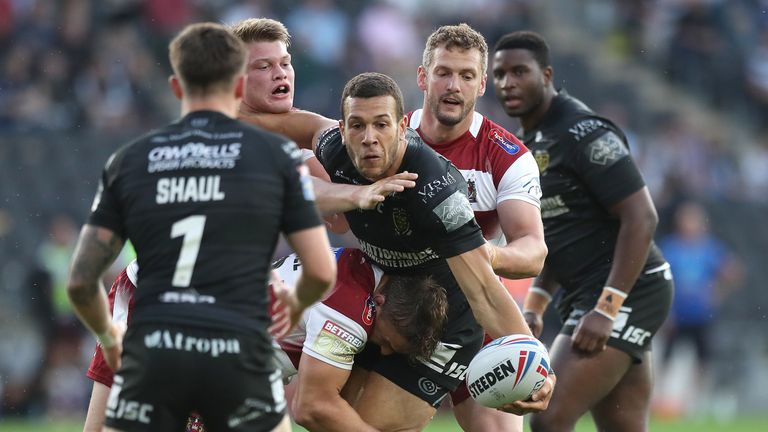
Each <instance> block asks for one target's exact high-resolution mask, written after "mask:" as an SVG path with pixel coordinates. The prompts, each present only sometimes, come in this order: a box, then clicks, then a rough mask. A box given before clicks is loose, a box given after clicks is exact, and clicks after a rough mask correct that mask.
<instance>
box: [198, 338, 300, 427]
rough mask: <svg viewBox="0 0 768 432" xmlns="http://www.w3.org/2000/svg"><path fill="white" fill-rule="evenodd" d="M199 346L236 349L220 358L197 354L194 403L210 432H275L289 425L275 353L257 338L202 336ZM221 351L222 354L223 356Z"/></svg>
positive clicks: (280, 373)
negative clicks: (206, 343) (207, 343)
mask: <svg viewBox="0 0 768 432" xmlns="http://www.w3.org/2000/svg"><path fill="white" fill-rule="evenodd" d="M195 338H196V340H201V339H203V340H210V341H211V346H214V344H216V345H217V346H219V347H222V346H223V347H237V352H232V353H229V352H219V353H218V354H217V355H216V356H213V355H209V356H205V355H202V356H201V355H200V353H196V354H197V359H196V360H197V364H196V376H195V381H196V383H197V385H196V386H195V387H194V390H195V394H194V395H193V396H191V397H190V400H191V403H192V406H193V407H194V408H195V409H197V410H198V411H199V412H200V414H201V416H202V418H203V421H204V423H205V425H206V429H208V430H211V431H218V430H230V431H271V430H272V429H273V428H275V427H276V426H278V425H279V424H280V423H281V422H283V421H284V417H285V415H284V414H285V409H286V406H287V402H286V399H285V392H284V388H283V380H282V372H281V371H280V370H277V369H276V365H275V363H274V362H273V361H272V360H273V359H272V355H273V352H272V348H271V345H270V344H269V343H265V341H264V340H262V339H263V338H259V337H258V336H257V335H252V334H241V333H230V332H221V331H217V330H206V331H204V332H203V331H202V330H201V331H200V332H198V333H196V334H195ZM220 351H221V350H220Z"/></svg>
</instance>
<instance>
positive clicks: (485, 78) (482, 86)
mask: <svg viewBox="0 0 768 432" xmlns="http://www.w3.org/2000/svg"><path fill="white" fill-rule="evenodd" d="M487 82H488V74H483V76H482V77H481V78H480V88H479V89H478V90H477V95H478V96H482V95H484V94H485V85H486V83H487Z"/></svg>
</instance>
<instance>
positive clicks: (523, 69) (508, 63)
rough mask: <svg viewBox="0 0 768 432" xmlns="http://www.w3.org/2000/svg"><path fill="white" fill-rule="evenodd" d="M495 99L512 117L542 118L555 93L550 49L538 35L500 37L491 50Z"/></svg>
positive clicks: (529, 32)
mask: <svg viewBox="0 0 768 432" xmlns="http://www.w3.org/2000/svg"><path fill="white" fill-rule="evenodd" d="M492 63H493V65H492V71H491V73H492V74H493V85H494V90H495V91H496V98H497V99H498V100H499V102H500V103H501V106H502V107H503V108H504V111H506V113H507V114H508V115H510V116H512V117H527V116H531V115H541V114H543V113H544V112H545V111H546V109H547V108H548V107H549V104H548V102H549V100H548V97H549V96H550V95H552V94H554V87H553V84H552V66H551V64H550V61H549V46H548V45H547V42H546V41H545V40H544V38H543V37H541V35H539V34H538V33H534V32H531V31H519V32H514V33H509V34H506V35H504V36H502V38H501V39H499V41H498V42H497V43H496V45H495V46H494V48H493V61H492Z"/></svg>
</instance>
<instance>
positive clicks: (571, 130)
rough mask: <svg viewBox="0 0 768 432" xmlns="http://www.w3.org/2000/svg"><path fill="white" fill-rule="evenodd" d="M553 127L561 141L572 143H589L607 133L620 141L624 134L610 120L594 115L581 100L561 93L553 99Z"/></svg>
mask: <svg viewBox="0 0 768 432" xmlns="http://www.w3.org/2000/svg"><path fill="white" fill-rule="evenodd" d="M554 103H555V104H556V107H555V109H554V113H553V114H554V116H553V117H554V118H553V122H552V123H553V126H554V129H556V130H557V131H559V135H560V138H561V139H565V140H569V141H572V142H574V143H586V142H589V141H591V140H593V139H595V138H597V137H599V136H601V135H603V134H605V133H607V132H611V133H613V134H614V135H617V136H618V137H619V138H620V139H621V140H622V141H623V140H624V134H623V133H622V132H621V130H620V129H619V127H618V126H616V125H615V124H614V123H613V122H612V121H611V120H609V119H607V118H605V117H603V116H601V115H599V114H597V113H595V112H594V111H593V110H592V109H591V108H589V106H587V105H586V104H585V103H584V102H582V101H581V100H579V99H577V98H575V97H573V96H571V95H570V94H568V93H567V92H565V91H561V92H560V93H559V94H558V95H557V96H556V98H555V101H554Z"/></svg>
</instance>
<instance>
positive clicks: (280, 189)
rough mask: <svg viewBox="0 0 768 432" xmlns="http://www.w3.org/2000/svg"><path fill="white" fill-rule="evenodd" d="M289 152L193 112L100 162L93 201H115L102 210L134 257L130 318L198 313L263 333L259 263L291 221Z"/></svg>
mask: <svg viewBox="0 0 768 432" xmlns="http://www.w3.org/2000/svg"><path fill="white" fill-rule="evenodd" d="M293 152H298V149H296V147H295V145H293V143H292V142H290V141H288V140H286V139H285V138H283V137H280V136H278V135H274V134H271V133H267V132H264V131H261V130H258V129H256V128H253V127H251V126H248V125H245V124H243V123H241V122H239V121H236V120H234V119H231V118H229V117H227V116H225V115H223V114H220V113H216V112H211V111H198V112H193V113H191V114H189V115H187V116H185V117H184V118H183V119H181V120H179V121H178V122H175V123H172V124H170V125H168V126H167V127H165V128H163V129H160V130H158V131H154V132H152V133H150V134H148V135H146V136H144V137H142V138H140V139H138V140H136V141H134V142H133V143H131V144H129V145H127V146H126V147H124V148H122V149H121V150H119V151H118V152H117V153H116V154H115V155H114V156H113V158H111V159H110V161H109V162H108V164H107V168H106V170H105V174H104V176H105V178H104V179H103V181H102V182H103V184H104V185H105V186H104V187H105V189H107V188H111V191H110V193H109V194H103V196H105V197H107V199H113V200H116V201H117V204H116V205H114V206H105V207H106V208H115V209H116V212H117V213H119V215H118V216H116V217H119V218H121V219H122V221H123V224H124V225H123V228H124V232H123V233H122V234H123V235H124V237H127V238H130V239H131V241H132V242H133V244H134V246H135V247H136V250H137V253H138V261H139V268H140V270H139V279H140V280H141V289H140V290H137V293H136V306H137V307H136V312H135V314H134V317H133V320H134V322H142V321H145V322H148V321H159V320H162V321H163V322H176V323H180V324H188V325H197V324H199V323H200V322H201V320H200V317H201V316H205V317H206V319H205V320H203V321H204V322H205V325H206V326H208V327H221V328H226V329H233V330H236V329H242V330H246V329H259V330H262V331H263V329H264V328H265V326H266V323H268V321H269V317H268V314H267V302H268V300H267V295H266V277H267V273H268V271H269V260H270V257H271V255H272V252H273V249H274V245H275V242H276V239H277V236H278V233H279V232H280V231H281V229H282V228H284V226H285V225H286V220H287V219H288V220H289V219H291V217H297V216H292V214H289V213H287V211H289V209H287V208H286V207H287V206H286V202H288V198H290V197H288V196H287V195H290V194H296V191H299V192H298V193H299V194H301V191H302V189H301V188H300V187H298V188H297V187H295V186H296V185H293V186H294V187H293V188H290V187H288V186H290V185H289V183H290V182H294V183H296V182H297V181H298V180H297V178H298V177H297V176H296V171H295V170H296V169H297V168H299V167H301V165H297V162H296V161H297V158H295V157H291V156H296V155H290V154H291V153H293ZM299 169H300V168H299ZM290 173H293V177H291V176H290V175H289V174H290ZM304 192H305V193H311V190H305V191H304ZM305 201H307V202H308V203H309V204H310V205H313V203H312V202H311V201H308V200H305ZM296 210H297V212H296V214H297V215H299V214H306V213H305V212H304V213H303V212H301V211H298V210H300V209H296ZM111 216H113V215H110V214H108V212H107V214H104V213H102V214H97V215H96V217H106V218H109V217H111ZM288 225H290V223H288ZM233 311H234V312H236V313H235V314H232V312H233Z"/></svg>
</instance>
